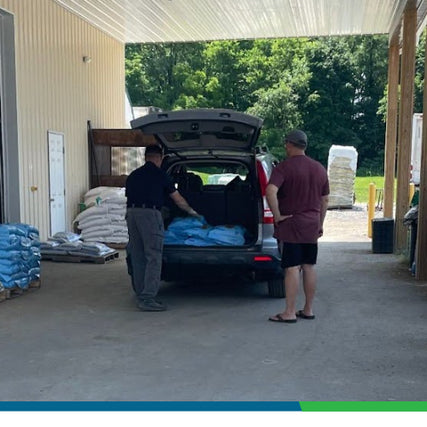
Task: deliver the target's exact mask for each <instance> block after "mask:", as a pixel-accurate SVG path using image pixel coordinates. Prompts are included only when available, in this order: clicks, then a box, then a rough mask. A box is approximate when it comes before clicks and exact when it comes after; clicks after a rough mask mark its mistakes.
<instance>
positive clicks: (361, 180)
mask: <svg viewBox="0 0 427 427" xmlns="http://www.w3.org/2000/svg"><path fill="white" fill-rule="evenodd" d="M371 182H372V183H373V184H375V186H376V189H377V190H379V189H383V188H384V177H383V176H357V177H356V179H355V181H354V194H355V196H356V203H368V199H369V184H370V183H371Z"/></svg>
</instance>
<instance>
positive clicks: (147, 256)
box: [126, 145, 199, 311]
mask: <svg viewBox="0 0 427 427" xmlns="http://www.w3.org/2000/svg"><path fill="white" fill-rule="evenodd" d="M162 160H163V152H162V148H161V147H160V146H158V145H150V146H148V147H147V148H146V149H145V164H144V165H143V166H141V167H139V168H138V169H135V170H134V171H133V172H132V173H131V174H130V175H129V176H128V178H127V180H126V196H127V212H126V222H127V226H128V232H129V244H128V248H127V250H128V253H129V256H130V262H131V266H132V276H133V286H134V290H135V293H136V296H137V298H138V307H139V309H140V310H142V311H163V310H166V307H165V305H163V304H162V303H161V302H159V301H156V299H155V298H156V296H157V293H158V291H159V287H160V276H161V269H162V252H163V238H164V224H163V218H162V214H161V212H160V209H161V207H162V206H163V203H164V198H165V194H168V195H169V196H170V197H171V198H172V200H173V201H174V202H175V203H176V205H177V206H178V207H180V208H181V209H182V210H184V211H185V212H187V213H188V214H189V215H192V216H199V214H198V213H197V212H196V211H195V210H194V209H192V208H191V206H190V205H189V204H188V203H187V201H186V200H185V199H184V198H183V197H182V196H181V194H179V192H178V191H177V190H176V188H175V186H174V185H173V182H172V180H171V179H170V178H169V176H168V175H167V174H166V172H165V171H163V170H162V169H161V168H160V166H161V164H162Z"/></svg>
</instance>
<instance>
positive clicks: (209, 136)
mask: <svg viewBox="0 0 427 427" xmlns="http://www.w3.org/2000/svg"><path fill="white" fill-rule="evenodd" d="M252 135H253V130H252V131H251V132H247V133H241V132H240V133H234V130H233V128H230V131H229V132H224V131H223V132H168V133H165V134H164V137H165V139H166V141H168V142H181V141H199V140H202V141H203V140H215V141H218V142H220V141H239V142H249V141H250V140H251V138H252Z"/></svg>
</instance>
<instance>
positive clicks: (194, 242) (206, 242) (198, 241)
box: [184, 237, 215, 246]
mask: <svg viewBox="0 0 427 427" xmlns="http://www.w3.org/2000/svg"><path fill="white" fill-rule="evenodd" d="M184 244H186V245H187V246H214V245H215V242H213V241H212V240H210V239H208V238H204V239H202V238H199V237H189V238H188V239H186V240H185V242H184Z"/></svg>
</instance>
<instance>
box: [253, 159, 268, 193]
mask: <svg viewBox="0 0 427 427" xmlns="http://www.w3.org/2000/svg"><path fill="white" fill-rule="evenodd" d="M256 169H257V173H258V179H259V185H260V187H261V195H262V196H265V189H266V188H267V184H268V179H267V175H266V174H265V170H264V168H263V167H262V164H261V162H260V161H259V160H257V162H256Z"/></svg>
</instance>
